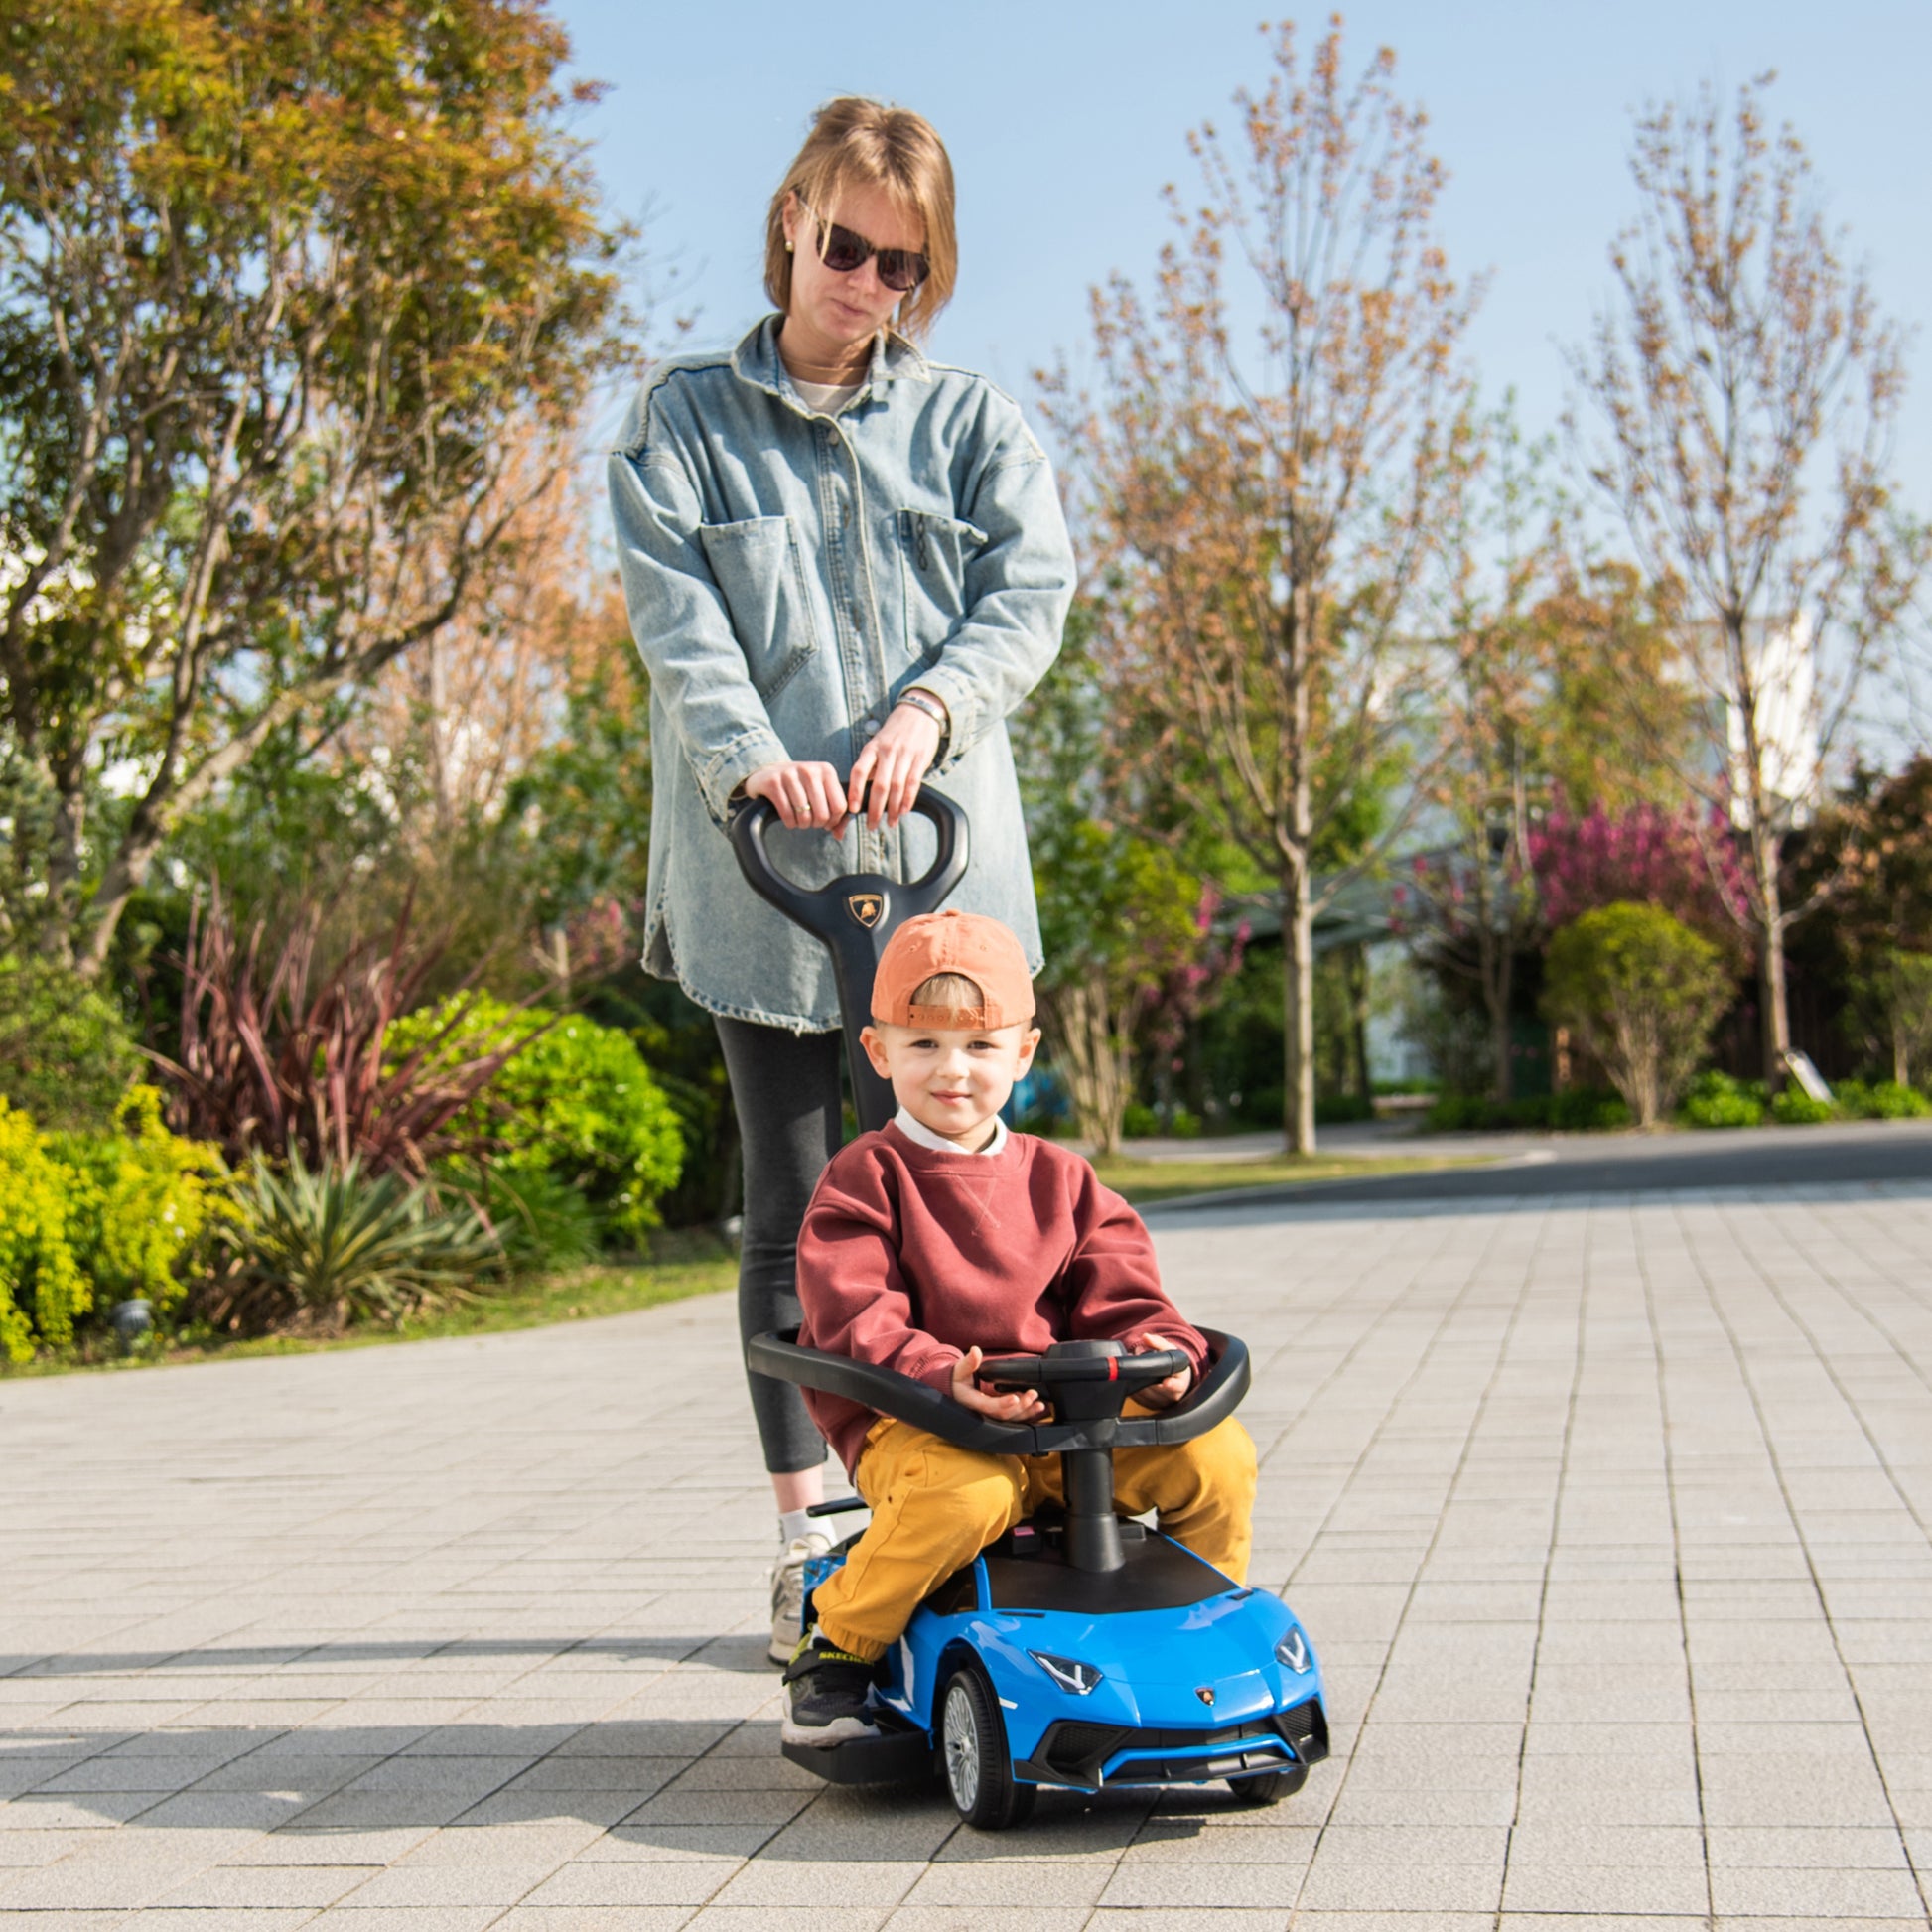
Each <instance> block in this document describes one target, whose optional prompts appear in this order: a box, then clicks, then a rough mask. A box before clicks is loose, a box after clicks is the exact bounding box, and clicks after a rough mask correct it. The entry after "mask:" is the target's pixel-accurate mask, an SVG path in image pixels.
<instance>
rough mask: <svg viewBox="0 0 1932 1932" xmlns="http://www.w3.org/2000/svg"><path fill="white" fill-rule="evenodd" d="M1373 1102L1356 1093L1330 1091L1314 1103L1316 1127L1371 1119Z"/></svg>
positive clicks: (1336, 1125)
mask: <svg viewBox="0 0 1932 1932" xmlns="http://www.w3.org/2000/svg"><path fill="white" fill-rule="evenodd" d="M1374 1118H1375V1103H1374V1102H1373V1101H1371V1100H1364V1099H1363V1098H1362V1096H1361V1095H1360V1094H1358V1093H1331V1094H1327V1095H1325V1096H1323V1097H1322V1098H1321V1099H1319V1100H1317V1101H1316V1102H1315V1103H1314V1120H1315V1125H1316V1126H1317V1127H1341V1126H1345V1125H1346V1124H1347V1123H1348V1122H1350V1121H1357V1120H1373V1119H1374Z"/></svg>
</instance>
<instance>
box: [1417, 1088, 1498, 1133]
mask: <svg viewBox="0 0 1932 1932" xmlns="http://www.w3.org/2000/svg"><path fill="white" fill-rule="evenodd" d="M1489 1108H1490V1103H1489V1102H1488V1101H1487V1100H1486V1099H1484V1098H1483V1096H1482V1095H1481V1094H1479V1093H1446V1094H1443V1095H1441V1096H1440V1097H1439V1098H1438V1099H1437V1101H1436V1104H1435V1105H1434V1106H1433V1107H1431V1108H1430V1110H1429V1112H1428V1114H1427V1115H1426V1116H1425V1117H1424V1121H1423V1124H1424V1126H1425V1127H1427V1128H1428V1130H1429V1132H1430V1133H1432V1134H1470V1133H1476V1132H1479V1131H1480V1130H1481V1129H1482V1128H1485V1127H1487V1126H1488V1125H1489Z"/></svg>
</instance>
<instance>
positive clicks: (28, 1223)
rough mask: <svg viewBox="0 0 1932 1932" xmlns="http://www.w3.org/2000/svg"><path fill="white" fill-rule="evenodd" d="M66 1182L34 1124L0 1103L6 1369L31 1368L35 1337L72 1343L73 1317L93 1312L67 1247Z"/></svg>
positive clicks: (0, 1317) (0, 1299) (0, 1330)
mask: <svg viewBox="0 0 1932 1932" xmlns="http://www.w3.org/2000/svg"><path fill="white" fill-rule="evenodd" d="M71 1179H72V1176H71V1174H70V1173H69V1171H68V1170H67V1169H66V1168H64V1167H62V1166H61V1165H60V1163H59V1162H57V1161H56V1160H55V1159H54V1158H53V1156H52V1155H50V1154H49V1153H48V1150H47V1137H46V1136H45V1135H44V1134H42V1133H41V1131H40V1130H39V1128H37V1127H36V1126H35V1125H34V1123H33V1121H32V1120H31V1119H30V1118H29V1117H28V1116H27V1115H26V1114H23V1113H21V1112H20V1111H19V1110H18V1109H17V1108H15V1107H12V1106H10V1105H9V1104H8V1102H7V1101H6V1100H4V1099H0V1350H4V1351H5V1353H6V1357H7V1359H8V1360H9V1361H10V1362H25V1361H31V1360H32V1359H33V1355H34V1344H35V1339H36V1336H37V1335H38V1337H39V1339H40V1340H42V1341H47V1342H53V1343H56V1344H58V1343H61V1342H66V1341H70V1340H72V1338H73V1322H74V1317H75V1316H76V1315H80V1314H84V1313H85V1312H86V1311H88V1309H90V1308H91V1307H92V1306H93V1296H92V1294H91V1292H90V1291H89V1289H88V1286H87V1281H86V1278H85V1277H84V1276H83V1275H82V1274H81V1272H80V1267H79V1264H78V1262H76V1261H75V1259H74V1254H73V1246H72V1244H71V1242H70V1241H69V1239H68V1194H69V1182H70V1181H71Z"/></svg>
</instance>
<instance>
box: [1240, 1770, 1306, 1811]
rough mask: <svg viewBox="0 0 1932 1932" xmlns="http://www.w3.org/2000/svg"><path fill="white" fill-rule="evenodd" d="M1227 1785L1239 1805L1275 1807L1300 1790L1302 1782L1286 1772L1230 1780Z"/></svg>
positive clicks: (1262, 1773)
mask: <svg viewBox="0 0 1932 1932" xmlns="http://www.w3.org/2000/svg"><path fill="white" fill-rule="evenodd" d="M1227 1784H1228V1790H1229V1791H1230V1792H1231V1793H1232V1794H1233V1797H1234V1802H1235V1803H1236V1804H1237V1805H1273V1804H1279V1803H1280V1802H1281V1801H1282V1799H1284V1798H1286V1797H1287V1796H1288V1794H1289V1793H1290V1792H1291V1791H1298V1790H1300V1789H1301V1784H1302V1780H1301V1779H1300V1778H1297V1777H1291V1776H1290V1775H1289V1773H1288V1772H1286V1771H1263V1772H1261V1773H1260V1774H1259V1775H1258V1776H1256V1777H1252V1778H1229V1779H1228V1781H1227Z"/></svg>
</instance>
